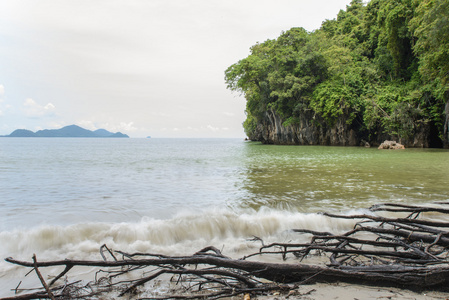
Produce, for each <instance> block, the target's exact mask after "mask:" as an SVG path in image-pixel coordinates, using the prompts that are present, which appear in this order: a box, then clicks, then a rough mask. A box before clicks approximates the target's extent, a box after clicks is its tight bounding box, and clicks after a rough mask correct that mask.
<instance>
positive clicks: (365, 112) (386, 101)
mask: <svg viewBox="0 0 449 300" xmlns="http://www.w3.org/2000/svg"><path fill="white" fill-rule="evenodd" d="M225 80H226V83H227V86H228V88H229V89H231V90H233V91H239V92H240V93H242V94H243V95H244V96H245V98H246V101H247V105H246V114H247V120H246V121H245V122H244V129H245V132H246V133H247V135H248V136H249V137H252V136H255V130H256V127H257V126H258V124H261V123H262V121H263V119H264V118H265V117H264V116H265V112H267V111H273V112H275V113H276V114H277V115H278V116H279V117H280V118H281V119H282V121H283V125H284V126H294V125H295V124H297V123H298V122H299V121H300V119H301V118H304V117H305V115H304V113H305V112H309V114H308V116H309V117H310V116H313V118H314V119H315V118H316V120H318V121H317V122H318V123H319V122H321V123H323V124H326V125H327V126H332V124H334V123H335V122H337V121H338V120H344V122H346V124H349V125H351V126H352V127H353V128H356V129H357V133H358V135H359V136H361V137H363V138H365V139H368V140H369V139H370V138H372V137H373V136H376V135H379V134H388V135H389V136H393V137H397V138H398V139H399V140H410V139H413V136H414V135H415V134H416V133H417V132H418V131H419V130H420V128H421V129H422V128H427V129H426V130H433V132H434V135H435V136H436V139H435V141H436V144H435V141H434V145H433V146H442V141H446V142H447V136H445V134H446V135H447V133H446V132H447V129H446V131H445V127H447V126H448V124H447V113H446V112H445V105H446V103H449V102H448V101H449V1H447V0H371V1H370V2H369V3H368V4H364V3H362V1H361V0H353V1H352V2H351V3H350V5H348V6H347V7H346V10H341V11H340V12H339V13H338V15H337V17H336V18H335V19H333V20H325V21H324V22H323V23H322V26H321V27H320V29H318V30H316V31H313V32H308V31H306V30H305V29H303V28H291V29H289V30H287V31H285V32H282V33H281V35H280V36H279V37H278V38H277V39H274V40H267V41H265V42H263V43H257V44H255V45H254V46H253V47H252V48H251V52H250V55H249V56H248V57H246V58H244V59H242V60H240V61H239V62H237V63H235V64H233V65H232V66H230V67H229V68H228V69H227V70H226V72H225ZM445 122H446V123H445Z"/></svg>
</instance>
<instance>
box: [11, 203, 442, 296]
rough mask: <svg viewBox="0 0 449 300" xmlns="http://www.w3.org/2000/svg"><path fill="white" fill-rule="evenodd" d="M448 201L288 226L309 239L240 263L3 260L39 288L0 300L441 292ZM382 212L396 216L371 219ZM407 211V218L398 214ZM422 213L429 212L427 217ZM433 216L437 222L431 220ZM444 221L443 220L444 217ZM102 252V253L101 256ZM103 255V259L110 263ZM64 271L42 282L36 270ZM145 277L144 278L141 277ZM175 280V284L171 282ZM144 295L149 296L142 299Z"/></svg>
mask: <svg viewBox="0 0 449 300" xmlns="http://www.w3.org/2000/svg"><path fill="white" fill-rule="evenodd" d="M448 204H449V203H438V204H435V205H433V206H412V205H400V204H392V203H385V204H379V205H375V206H373V207H371V208H370V210H371V211H372V213H370V214H363V215H335V214H329V213H325V214H324V215H325V216H327V217H329V218H345V219H355V220H359V221H358V222H357V223H356V225H355V227H354V228H353V229H352V230H350V231H348V232H345V233H343V234H334V233H331V232H317V231H311V230H306V229H301V228H298V229H292V230H291V231H292V232H295V233H297V234H307V235H310V240H309V242H307V243H272V244H269V245H265V244H264V243H263V241H262V240H261V239H260V238H255V239H254V240H255V241H260V242H262V246H261V247H260V251H259V252H257V253H253V254H251V255H248V256H246V257H243V258H241V259H231V258H229V257H226V256H225V255H223V254H222V253H221V251H220V250H218V249H216V248H215V247H212V246H211V247H207V248H204V249H202V250H200V251H198V252H196V253H194V254H193V255H190V256H166V255H161V254H150V253H125V252H122V251H113V250H111V249H109V248H108V247H107V246H106V245H103V246H102V247H101V248H100V254H101V256H102V258H103V260H98V261H90V260H68V259H66V260H59V261H41V262H39V261H37V260H36V258H35V256H33V261H31V262H27V261H18V260H15V259H13V258H6V261H7V262H9V263H13V264H17V265H20V266H24V267H29V268H33V269H34V270H35V271H36V273H37V274H38V275H39V278H40V281H41V282H42V284H43V286H44V289H41V290H40V291H38V292H35V293H31V294H23V295H21V294H18V295H16V296H15V297H12V298H3V300H5V299H36V298H40V299H45V298H51V299H75V298H78V299H92V298H93V297H94V296H99V295H104V294H107V293H115V295H118V296H120V295H122V296H125V295H129V296H131V295H132V297H133V298H135V299H149V298H151V299H194V298H195V299H197V298H208V299H218V298H223V297H230V296H235V295H239V294H264V293H269V292H272V291H285V292H288V291H289V290H292V289H296V288H297V287H298V285H301V284H310V283H315V282H337V281H342V282H349V283H362V284H369V285H377V286H399V287H403V288H410V289H416V288H421V289H445V288H446V287H447V286H449V285H448V284H449V261H448V255H449V251H448V247H449V231H448V228H449V222H446V221H441V220H445V217H447V214H448V213H449V210H448V209H446V208H445V206H446V207H447V205H448ZM382 211H386V212H388V213H389V214H390V215H391V214H400V215H399V216H397V217H391V216H390V217H385V216H380V215H375V214H374V212H382ZM404 214H405V216H404ZM425 214H432V218H429V217H428V216H427V215H425ZM436 216H437V217H438V219H439V220H440V221H437V220H436ZM446 219H447V218H446ZM105 253H106V255H107V256H106V255H105ZM262 255H280V257H281V258H282V261H280V262H279V263H267V262H262V261H260V260H257V257H260V256H262ZM315 255H321V256H322V257H327V258H328V262H327V263H323V264H306V263H302V261H304V259H307V258H308V257H311V256H315ZM108 258H109V260H108ZM57 266H61V267H63V270H62V271H61V273H60V274H58V275H57V276H55V278H54V279H53V280H52V281H51V282H50V283H49V284H48V285H47V284H46V283H45V281H44V280H43V278H42V276H41V275H40V272H39V269H42V268H46V267H57ZM75 266H77V267H80V266H88V267H98V268H101V269H99V271H98V272H97V276H95V277H96V278H95V280H94V281H92V282H89V283H87V284H86V283H85V282H84V283H83V282H80V281H79V282H75V283H67V282H66V283H65V284H61V283H59V285H56V284H57V283H58V282H60V281H61V278H62V277H63V276H64V275H66V274H67V273H68V272H69V271H70V270H71V269H72V268H73V267H75ZM142 274H143V275H142ZM161 276H170V277H171V278H172V282H173V286H174V287H177V288H175V289H173V290H172V291H170V292H167V293H166V294H163V295H152V294H151V293H150V291H149V288H148V286H147V287H146V285H147V284H149V283H150V282H152V281H153V282H154V281H155V279H157V278H161ZM174 279H176V280H175V281H173V280H174ZM147 295H151V296H148V298H146V297H147Z"/></svg>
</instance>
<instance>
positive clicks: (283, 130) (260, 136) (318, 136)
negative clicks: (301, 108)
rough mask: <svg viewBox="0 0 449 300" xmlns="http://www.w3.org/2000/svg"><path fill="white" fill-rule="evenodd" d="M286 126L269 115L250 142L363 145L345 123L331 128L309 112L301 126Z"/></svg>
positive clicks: (302, 120)
mask: <svg viewBox="0 0 449 300" xmlns="http://www.w3.org/2000/svg"><path fill="white" fill-rule="evenodd" d="M283 122H284V121H283V120H282V119H281V118H280V117H279V115H278V114H277V113H276V112H275V111H274V110H269V111H266V112H265V115H264V118H263V120H262V122H260V123H259V124H258V125H257V127H256V129H255V131H254V133H253V135H252V136H251V137H250V139H252V140H257V141H261V142H262V143H264V144H278V145H330V146H357V145H358V144H359V143H360V141H359V140H358V138H357V135H356V131H355V130H354V129H353V128H351V126H349V125H347V124H346V123H345V122H344V121H343V120H340V121H338V122H336V124H335V125H333V126H329V125H327V124H326V122H324V120H322V119H320V118H318V117H317V116H315V115H314V114H313V113H312V112H308V113H304V114H303V116H302V117H301V118H299V123H295V124H291V125H287V126H284V125H283Z"/></svg>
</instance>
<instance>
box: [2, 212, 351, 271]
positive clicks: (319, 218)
mask: <svg viewBox="0 0 449 300" xmlns="http://www.w3.org/2000/svg"><path fill="white" fill-rule="evenodd" d="M353 225H354V221H353V220H343V219H341V220H338V219H330V218H327V217H325V216H323V215H320V214H316V213H310V214H307V213H299V212H298V213H295V212H286V211H277V210H270V209H262V210H260V211H246V212H241V213H236V212H232V211H230V210H209V211H204V212H201V213H181V214H178V215H176V216H175V217H173V218H171V219H166V220H158V219H152V218H147V217H144V218H142V219H141V220H140V221H138V222H123V223H80V224H74V225H69V226H54V225H40V226H37V227H34V228H31V229H15V230H13V231H3V232H1V233H0V255H1V256H2V258H5V257H14V258H16V259H24V260H30V258H31V257H32V255H33V253H35V254H36V255H37V257H38V258H39V259H40V260H56V259H65V258H69V259H101V257H100V254H99V248H100V247H101V245H103V244H106V245H107V246H108V247H109V248H112V249H114V250H121V251H125V252H129V253H132V252H147V253H160V254H170V255H189V254H193V253H194V252H196V251H198V250H200V249H201V248H203V247H205V246H209V245H214V246H216V247H217V248H221V249H222V250H223V252H224V253H225V254H226V255H229V256H234V257H241V256H243V255H245V254H247V253H251V252H257V251H258V247H260V243H257V242H253V241H249V240H250V239H251V238H253V237H254V236H257V237H259V238H261V239H262V240H264V241H265V242H267V243H269V242H274V241H277V242H287V241H299V240H301V239H304V238H307V236H304V235H300V234H297V233H293V232H291V231H289V230H291V229H296V228H304V229H311V230H317V231H333V232H337V233H338V232H343V231H346V230H348V229H350V228H352V226H353ZM11 268H12V266H11V265H9V264H7V263H5V262H2V263H0V273H3V272H5V271H7V270H11Z"/></svg>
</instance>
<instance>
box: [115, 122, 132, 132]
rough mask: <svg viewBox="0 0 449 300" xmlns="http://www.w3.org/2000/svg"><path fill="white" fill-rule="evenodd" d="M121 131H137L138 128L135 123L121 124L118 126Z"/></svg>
mask: <svg viewBox="0 0 449 300" xmlns="http://www.w3.org/2000/svg"><path fill="white" fill-rule="evenodd" d="M118 129H119V131H120V130H121V131H136V130H137V128H136V127H134V122H129V123H125V122H120V125H119V126H118Z"/></svg>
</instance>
